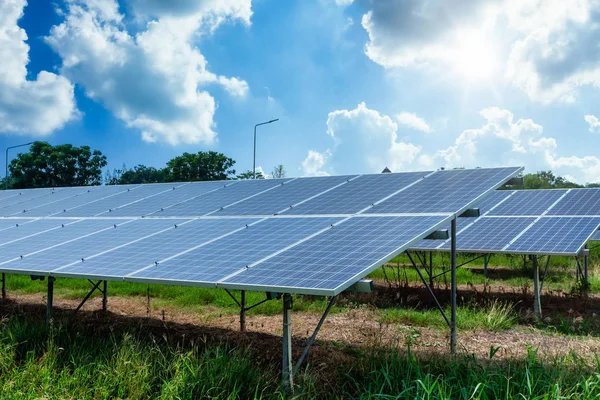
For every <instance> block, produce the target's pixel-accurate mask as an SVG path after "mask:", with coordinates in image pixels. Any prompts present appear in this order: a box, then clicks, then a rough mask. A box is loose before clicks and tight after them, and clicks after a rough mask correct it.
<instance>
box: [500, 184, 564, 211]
mask: <svg viewBox="0 0 600 400" xmlns="http://www.w3.org/2000/svg"><path fill="white" fill-rule="evenodd" d="M565 193H567V190H517V191H515V193H514V194H513V195H512V196H511V197H510V200H508V201H505V202H503V203H502V204H500V205H498V207H495V208H494V209H493V210H492V211H490V213H489V215H542V214H543V213H544V212H545V211H546V210H547V209H548V208H550V206H552V205H553V204H554V203H555V202H556V201H558V200H559V199H560V198H561V197H562V196H563V195H565Z"/></svg>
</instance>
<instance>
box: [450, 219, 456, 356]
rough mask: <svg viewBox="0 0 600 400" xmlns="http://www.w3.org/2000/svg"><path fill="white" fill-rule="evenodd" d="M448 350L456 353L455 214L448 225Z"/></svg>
mask: <svg viewBox="0 0 600 400" xmlns="http://www.w3.org/2000/svg"><path fill="white" fill-rule="evenodd" d="M450 236H451V243H450V270H451V271H450V280H451V296H450V304H451V310H450V352H451V353H452V354H456V216H455V217H454V219H453V220H452V223H451V225H450Z"/></svg>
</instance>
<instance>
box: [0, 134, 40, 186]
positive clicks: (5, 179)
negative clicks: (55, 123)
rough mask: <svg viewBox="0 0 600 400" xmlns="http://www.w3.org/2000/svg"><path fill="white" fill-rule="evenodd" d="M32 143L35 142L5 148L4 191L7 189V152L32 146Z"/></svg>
mask: <svg viewBox="0 0 600 400" xmlns="http://www.w3.org/2000/svg"><path fill="white" fill-rule="evenodd" d="M33 143H35V142H29V143H23V144H18V145H16V146H9V147H7V148H6V169H5V171H4V189H8V150H10V149H16V148H17V147H23V146H29V145H32V144H33Z"/></svg>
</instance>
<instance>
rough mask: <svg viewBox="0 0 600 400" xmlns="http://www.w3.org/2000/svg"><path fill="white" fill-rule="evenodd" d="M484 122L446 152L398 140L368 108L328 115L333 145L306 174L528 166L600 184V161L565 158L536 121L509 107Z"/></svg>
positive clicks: (312, 160) (392, 126)
mask: <svg viewBox="0 0 600 400" xmlns="http://www.w3.org/2000/svg"><path fill="white" fill-rule="evenodd" d="M480 115H481V116H482V118H483V119H484V124H483V125H481V126H480V127H478V128H471V129H465V130H464V131H462V132H461V133H460V134H458V136H457V137H456V140H455V141H454V143H453V144H452V145H450V146H448V147H446V148H438V149H436V148H435V147H433V146H432V147H428V148H425V149H423V148H421V147H420V146H418V145H415V144H413V143H409V142H404V141H399V140H398V138H397V130H398V127H397V125H396V123H394V121H393V120H392V119H391V118H390V117H389V116H387V115H384V114H381V113H379V112H377V111H376V110H372V109H369V108H367V106H366V105H365V104H364V103H361V104H359V105H358V106H357V107H356V108H355V109H353V110H336V111H333V112H330V113H329V117H328V119H327V134H328V135H329V136H330V137H331V138H333V140H334V146H333V147H332V148H331V149H328V150H326V151H325V152H323V153H319V152H318V151H314V150H311V151H309V154H308V157H307V158H306V160H305V161H304V162H303V164H302V165H303V168H304V171H305V173H306V174H311V175H315V174H316V173H317V172H320V171H328V172H329V171H331V172H334V173H368V172H381V170H383V168H384V167H385V166H388V167H389V168H390V169H391V170H393V171H409V170H424V169H437V168H439V167H445V168H457V167H467V168H474V167H494V166H517V165H523V166H525V167H526V169H527V171H528V172H535V171H539V170H547V169H552V170H554V172H555V173H557V174H559V175H568V176H570V177H571V178H572V179H574V180H576V181H577V182H580V183H585V182H600V159H599V158H597V157H595V156H583V157H577V156H572V157H564V156H562V155H560V152H559V146H558V142H557V140H556V139H555V138H552V137H547V136H544V135H543V127H542V126H541V125H539V124H537V123H535V122H534V121H533V120H531V119H526V118H520V119H515V116H514V114H513V113H512V112H511V111H509V110H506V109H501V108H498V107H489V108H485V109H483V110H481V112H480Z"/></svg>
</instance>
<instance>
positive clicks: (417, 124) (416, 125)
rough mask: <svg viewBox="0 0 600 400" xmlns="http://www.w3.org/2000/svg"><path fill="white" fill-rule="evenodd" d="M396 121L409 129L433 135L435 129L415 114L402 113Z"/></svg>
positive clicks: (397, 116)
mask: <svg viewBox="0 0 600 400" xmlns="http://www.w3.org/2000/svg"><path fill="white" fill-rule="evenodd" d="M396 119H397V120H398V122H399V123H400V124H402V125H405V126H408V127H409V128H412V129H416V130H418V131H421V132H425V133H431V132H433V129H432V128H431V126H429V124H428V123H427V122H426V121H425V120H424V119H423V118H421V117H419V116H418V115H417V114H415V113H410V112H401V113H400V114H398V115H396Z"/></svg>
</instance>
